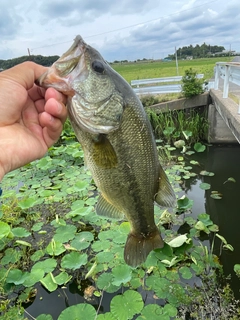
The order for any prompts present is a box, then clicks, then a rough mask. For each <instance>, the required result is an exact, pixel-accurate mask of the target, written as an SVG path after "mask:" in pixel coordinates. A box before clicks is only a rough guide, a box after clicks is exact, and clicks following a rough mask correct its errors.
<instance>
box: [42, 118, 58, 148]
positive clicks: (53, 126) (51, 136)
mask: <svg viewBox="0 0 240 320" xmlns="http://www.w3.org/2000/svg"><path fill="white" fill-rule="evenodd" d="M39 122H40V124H41V126H42V127H43V137H44V140H45V143H46V145H47V146H48V148H49V147H50V146H52V145H53V144H54V143H55V142H56V141H57V140H58V138H59V137H60V134H61V132H62V129H63V123H62V121H61V120H60V119H58V118H55V117H53V116H52V115H50V114H49V113H47V112H43V113H42V114H40V115H39Z"/></svg>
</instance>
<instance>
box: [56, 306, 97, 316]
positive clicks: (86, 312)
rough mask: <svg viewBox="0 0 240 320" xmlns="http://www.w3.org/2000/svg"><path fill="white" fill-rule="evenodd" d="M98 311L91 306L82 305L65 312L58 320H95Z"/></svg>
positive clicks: (69, 308) (67, 309)
mask: <svg viewBox="0 0 240 320" xmlns="http://www.w3.org/2000/svg"><path fill="white" fill-rule="evenodd" d="M95 318H96V310H95V309H94V307H93V306H92V305H91V304H86V303H80V304H76V305H74V306H71V307H68V308H66V309H65V310H63V311H62V312H61V314H60V316H59V317H58V319H57V320H70V319H77V320H86V319H87V320H95Z"/></svg>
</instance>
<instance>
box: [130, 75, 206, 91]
mask: <svg viewBox="0 0 240 320" xmlns="http://www.w3.org/2000/svg"><path fill="white" fill-rule="evenodd" d="M203 76H204V75H203V74H197V75H196V77H197V78H198V79H201V78H203ZM181 80H182V76H176V77H166V78H151V79H140V80H132V81H131V86H132V87H133V90H134V91H135V93H136V94H139V95H141V94H161V93H178V92H181V91H182V85H181V84H169V85H159V84H160V83H167V82H180V81H181ZM151 84H156V85H155V86H151ZM157 84H158V85H157ZM140 86H141V87H140Z"/></svg>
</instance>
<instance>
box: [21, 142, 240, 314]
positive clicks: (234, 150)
mask: <svg viewBox="0 0 240 320" xmlns="http://www.w3.org/2000/svg"><path fill="white" fill-rule="evenodd" d="M193 159H194V160H196V161H198V162H199V163H200V167H197V172H200V171H201V170H207V171H209V172H214V174H215V175H214V176H213V177H203V176H201V175H198V177H197V178H196V179H194V180H190V181H187V182H186V186H185V187H186V190H185V191H186V193H187V196H188V198H190V199H192V200H194V205H193V209H192V215H193V216H194V217H197V216H198V214H200V213H207V214H209V215H210V216H211V219H212V220H213V222H214V223H216V224H217V225H218V226H219V229H220V230H219V234H220V235H222V236H223V237H224V238H225V239H226V240H227V242H228V243H229V244H231V245H232V246H233V247H234V251H233V252H230V251H226V250H223V252H222V254H221V256H220V260H221V263H222V264H223V268H224V273H225V275H226V276H228V275H231V280H230V282H231V287H232V289H233V291H234V294H235V297H236V298H237V299H240V280H239V279H238V278H237V276H236V275H235V273H234V271H233V267H234V264H236V263H240V231H239V229H240V146H238V145H237V146H226V147H225V146H211V147H208V150H207V151H205V152H204V153H199V154H194V155H192V156H191V157H189V160H193ZM230 177H232V178H234V179H235V180H236V182H235V183H234V182H226V183H225V181H227V179H228V178H230ZM201 182H207V183H209V184H210V185H211V189H210V190H207V191H203V190H201V189H200V188H199V184H200V183H201ZM212 190H215V191H218V192H220V193H221V194H222V195H223V197H222V199H221V200H215V199H213V198H211V197H210V194H211V191H212ZM215 253H216V254H219V253H220V242H219V241H218V242H216V246H215ZM87 285H91V283H88V284H86V286H87ZM146 294H147V293H146ZM112 297H113V295H112V294H108V293H104V297H103V300H102V301H101V302H100V299H99V298H96V297H94V298H93V299H94V300H92V301H89V302H90V303H92V304H93V305H94V306H95V307H96V308H97V307H98V306H99V303H101V309H100V312H104V313H105V312H107V311H109V305H110V301H111V299H112ZM151 297H152V295H151ZM143 298H145V299H144V300H145V301H146V302H148V303H154V302H153V301H148V299H150V297H148V296H146V297H144V293H143ZM150 300H151V299H150ZM84 301H85V300H84V298H83V292H82V291H81V290H79V289H78V288H77V283H76V282H73V283H72V284H70V285H68V286H67V287H66V289H59V290H57V291H55V292H53V293H51V294H49V293H48V292H47V291H46V290H45V289H44V288H43V287H41V285H39V286H38V294H37V297H36V300H35V302H34V303H32V304H31V305H30V306H28V307H27V308H26V311H27V312H29V314H31V316H33V317H37V316H38V315H39V314H42V313H47V314H48V313H49V314H51V315H52V317H53V319H57V317H58V316H59V314H60V313H61V311H62V310H64V309H65V308H66V307H68V306H71V305H74V304H77V303H82V302H84ZM29 319H30V317H29Z"/></svg>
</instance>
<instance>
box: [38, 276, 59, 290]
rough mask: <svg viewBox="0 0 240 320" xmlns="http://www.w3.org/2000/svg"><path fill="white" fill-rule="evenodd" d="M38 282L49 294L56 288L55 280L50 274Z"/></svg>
mask: <svg viewBox="0 0 240 320" xmlns="http://www.w3.org/2000/svg"><path fill="white" fill-rule="evenodd" d="M40 282H41V284H42V285H43V286H44V287H45V288H46V289H47V290H48V291H50V292H53V291H55V290H56V289H57V287H58V284H57V283H56V280H55V278H54V276H53V274H52V273H51V272H50V273H48V274H47V275H46V277H45V278H43V279H42V280H40Z"/></svg>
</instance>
